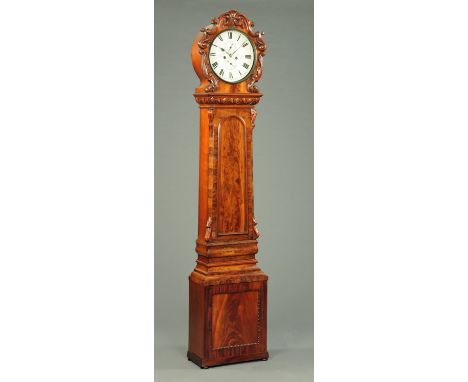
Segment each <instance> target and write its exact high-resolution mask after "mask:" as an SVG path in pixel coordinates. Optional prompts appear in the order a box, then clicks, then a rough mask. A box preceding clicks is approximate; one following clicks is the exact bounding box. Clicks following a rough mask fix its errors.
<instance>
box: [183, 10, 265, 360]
mask: <svg viewBox="0 0 468 382" xmlns="http://www.w3.org/2000/svg"><path fill="white" fill-rule="evenodd" d="M252 27H253V22H252V21H250V20H249V19H247V18H246V17H245V16H244V15H242V14H240V13H239V12H237V11H229V12H226V13H224V14H222V15H221V16H219V17H218V18H215V19H213V20H212V23H211V24H210V25H209V26H207V27H206V28H202V29H201V33H199V34H198V35H197V37H196V38H195V42H194V44H193V47H192V63H193V66H194V69H195V72H196V73H197V74H198V76H199V78H200V80H201V81H200V82H201V83H200V86H199V87H198V88H197V89H196V90H195V94H194V96H195V99H196V101H197V103H198V104H199V106H200V158H199V203H198V206H199V212H198V236H197V241H196V252H197V254H198V259H197V261H196V263H197V264H196V267H195V269H194V271H193V272H192V274H191V275H190V277H189V346H188V353H187V356H188V358H189V359H190V360H191V361H193V362H195V363H196V364H197V365H199V366H200V367H203V368H206V367H209V366H214V365H222V364H228V363H234V362H242V361H253V360H266V359H268V352H267V280H268V276H267V275H266V274H265V273H263V272H262V271H261V269H260V268H259V267H258V266H257V260H256V257H255V255H256V254H257V252H258V245H257V238H258V237H259V232H258V229H257V227H256V225H257V222H256V220H255V216H254V204H253V201H254V198H253V160H252V138H253V130H254V127H255V119H256V116H257V113H256V110H255V105H256V104H257V103H258V102H259V100H260V97H261V94H260V93H259V91H258V88H257V87H256V85H255V83H256V82H257V81H258V80H259V79H260V77H261V73H262V59H263V55H264V54H265V49H266V46H265V43H264V41H263V34H262V33H260V32H253V31H252ZM220 37H221V38H220ZM215 40H216V41H215ZM234 40H236V41H234ZM214 44H216V46H215V47H214ZM249 44H250V45H249ZM244 48H245V49H246V50H245V51H244V50H243V49H244ZM208 54H211V55H212V57H215V58H213V59H211V61H210V58H209V57H208ZM215 55H217V56H215ZM223 60H224V61H223ZM241 60H242V61H241ZM214 64H216V65H214ZM213 65H214V66H213ZM240 68H244V69H240ZM238 69H239V70H238ZM215 70H217V71H215ZM234 70H238V73H237V74H233V73H232V72H233V71H234Z"/></svg>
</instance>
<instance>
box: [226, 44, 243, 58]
mask: <svg viewBox="0 0 468 382" xmlns="http://www.w3.org/2000/svg"><path fill="white" fill-rule="evenodd" d="M239 48H240V46H239V47H238V48H237V49H236V50H235V51H234V52H232V53H231V54H229V53H228V54H229V57H232V55H233V54H234V53H236V52H237V51H238V50H239Z"/></svg>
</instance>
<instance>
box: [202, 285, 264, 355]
mask: <svg viewBox="0 0 468 382" xmlns="http://www.w3.org/2000/svg"><path fill="white" fill-rule="evenodd" d="M259 302H260V299H259V295H258V292H256V291H250V292H244V293H224V294H216V295H214V296H213V321H212V322H213V324H212V325H213V326H212V334H211V335H212V338H213V350H219V349H226V348H231V347H237V346H251V345H257V344H258V342H259V308H258V305H259ZM253 323H257V325H252V324H253Z"/></svg>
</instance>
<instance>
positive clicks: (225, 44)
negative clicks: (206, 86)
mask: <svg viewBox="0 0 468 382" xmlns="http://www.w3.org/2000/svg"><path fill="white" fill-rule="evenodd" d="M208 57H209V58H210V66H211V69H213V71H214V72H215V73H216V75H217V76H218V77H219V78H220V79H222V80H223V81H226V82H229V83H231V84H233V83H236V82H241V81H243V80H244V79H245V78H246V77H247V76H248V75H249V74H250V72H251V71H252V68H253V66H254V64H255V49H254V47H253V45H252V42H251V41H250V39H249V38H248V37H247V35H246V34H244V33H243V32H241V31H239V30H237V29H227V30H225V31H223V32H221V33H220V34H218V35H217V36H216V37H215V38H214V40H213V42H212V43H211V46H210V50H209V52H208Z"/></svg>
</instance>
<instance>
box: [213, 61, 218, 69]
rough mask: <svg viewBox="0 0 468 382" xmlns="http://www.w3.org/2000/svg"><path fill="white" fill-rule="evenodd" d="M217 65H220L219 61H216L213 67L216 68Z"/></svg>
mask: <svg viewBox="0 0 468 382" xmlns="http://www.w3.org/2000/svg"><path fill="white" fill-rule="evenodd" d="M217 66H218V61H216V62H213V68H215V69H216V67H217Z"/></svg>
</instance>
